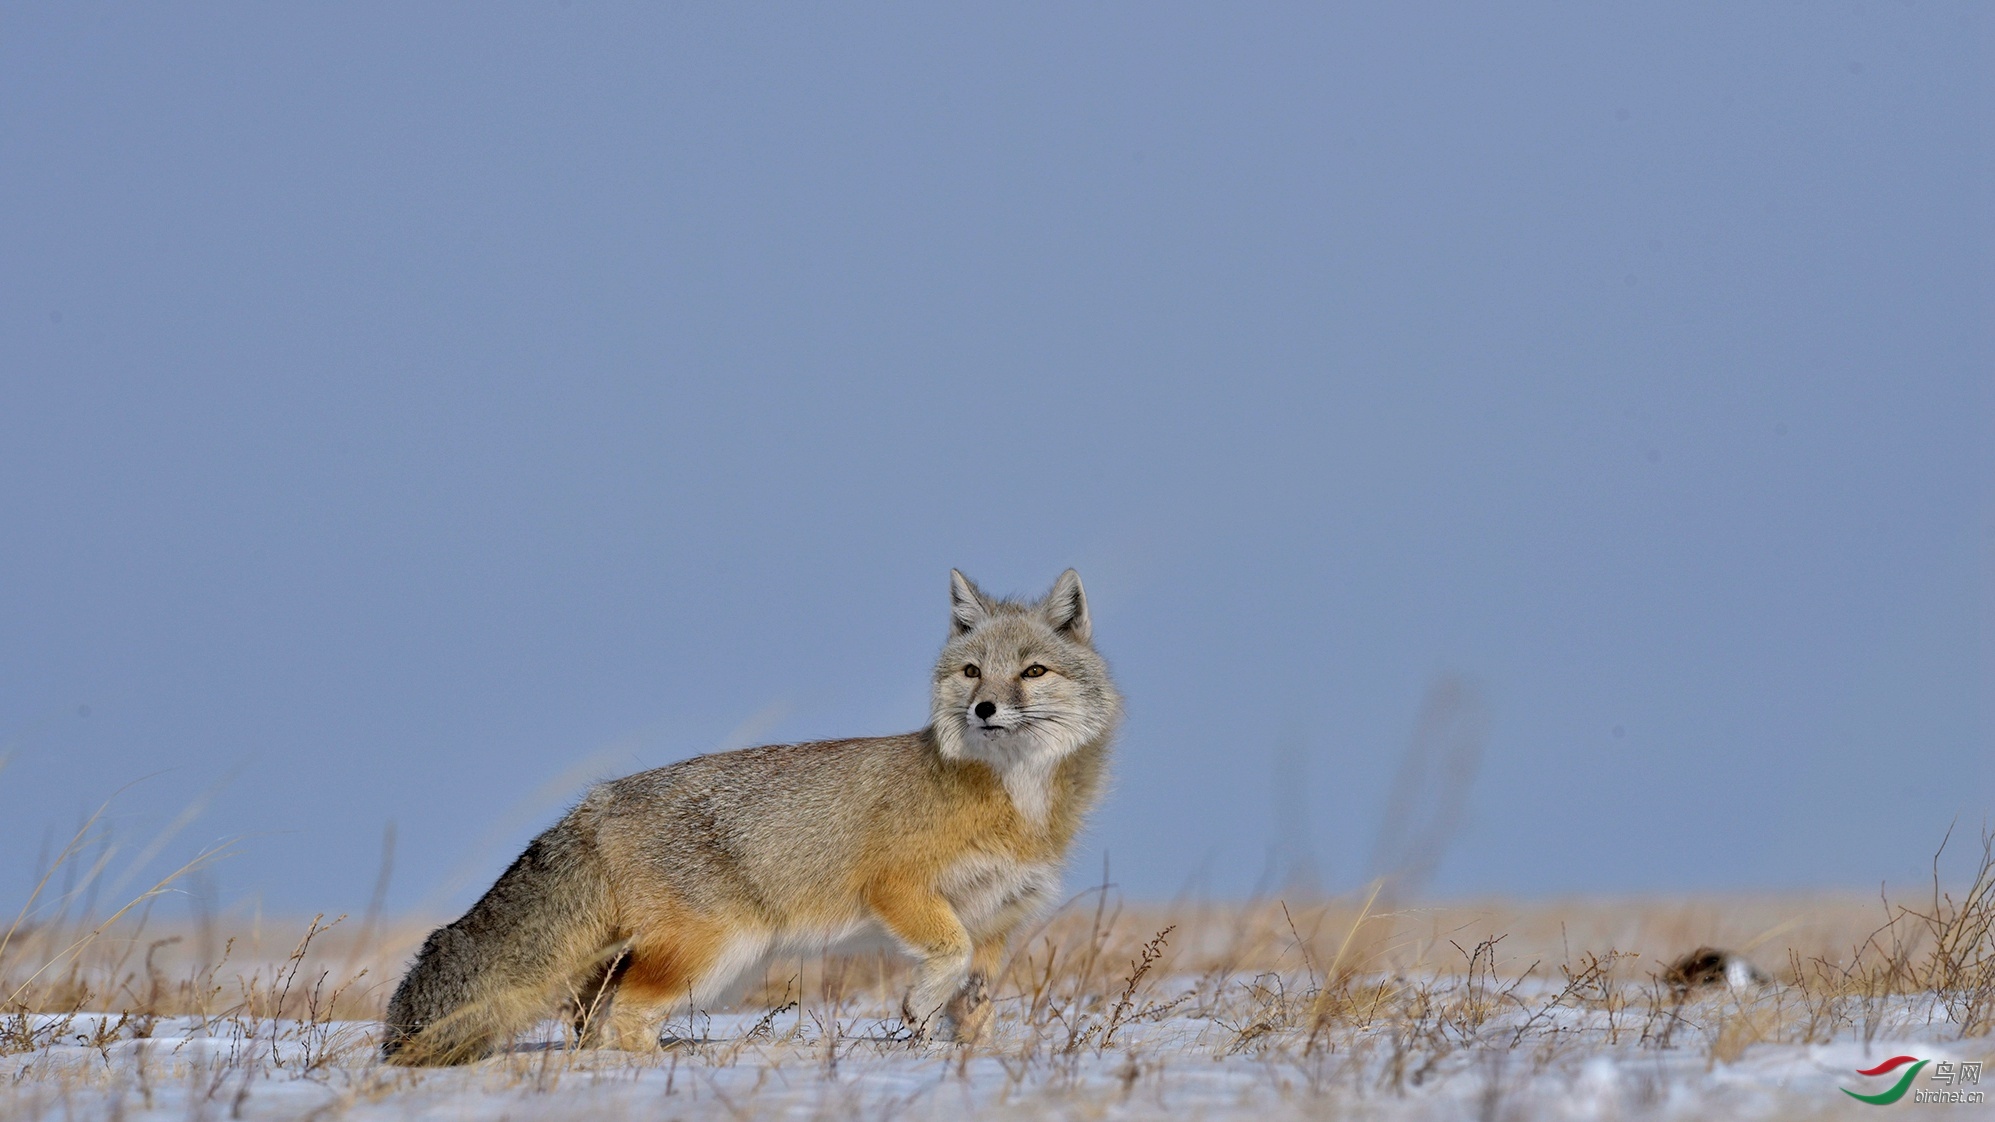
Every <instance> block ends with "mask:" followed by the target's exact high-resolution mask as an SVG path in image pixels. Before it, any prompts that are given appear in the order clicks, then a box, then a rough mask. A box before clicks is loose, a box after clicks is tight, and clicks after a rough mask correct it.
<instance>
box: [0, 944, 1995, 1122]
mask: <svg viewBox="0 0 1995 1122" xmlns="http://www.w3.org/2000/svg"><path fill="white" fill-rule="evenodd" d="M1278 982H1279V980H1278V979H1270V978H1268V977H1267V976H1261V977H1258V978H1253V979H1240V978H1229V979H1217V980H1215V979H1213V978H1211V977H1206V978H1169V979H1163V980H1161V981H1160V982H1159V984H1158V985H1156V986H1154V987H1150V988H1151V989H1153V990H1154V991H1156V992H1158V993H1162V994H1175V993H1184V994H1189V995H1191V996H1190V998H1189V999H1188V1000H1183V1001H1178V1002H1175V1003H1173V1002H1171V1001H1167V1000H1155V1001H1151V1002H1148V1003H1145V1004H1143V1005H1142V1006H1140V1007H1136V1008H1134V1009H1133V1012H1130V1013H1129V1015H1127V1016H1123V1017H1116V1016H1113V1015H1110V1014H1105V1013H1101V1012H1100V1011H1097V1013H1098V1015H1096V1016H1095V1017H1094V1019H1093V1020H1091V1021H1086V1022H1085V1023H1083V1021H1082V1020H1077V1019H1074V1018H1068V1019H1066V1020H1064V1021H1062V1020H1061V1019H1058V1018H1053V1019H1047V1018H1041V1019H1039V1020H1038V1021H1036V1022H1035V1021H1034V1019H1033V1017H1032V1015H1031V1011H1030V1010H1026V1009H1019V1008H1014V1009H1012V1010H1009V1011H1001V1012H1000V1021H999V1025H998V1033H997V1036H996V1037H995V1038H994V1039H993V1040H992V1041H991V1042H990V1043H989V1044H988V1046H985V1047H980V1048H975V1049H967V1050H966V1049H957V1048H951V1047H941V1046H922V1045H915V1044H910V1043H908V1042H906V1041H905V1040H903V1039H900V1038H899V1037H900V1034H899V1033H898V1031H897V1029H898V1026H897V1024H896V1023H895V1022H892V1021H889V1020H869V1019H867V1018H865V1017H864V1016H850V1017H835V1018H830V1019H826V1014H824V1013H822V1012H813V1011H811V1010H808V1009H802V1010H800V1009H795V1008H792V1009H788V1010H786V1011H784V1012H782V1013H781V1014H779V1015H776V1016H774V1017H769V1016H767V1015H764V1014H758V1013H753V1012H750V1013H742V1014H735V1015H727V1016H716V1017H714V1018H712V1019H711V1020H710V1021H709V1020H704V1019H703V1020H702V1021H701V1022H700V1023H698V1024H695V1025H684V1024H682V1025H680V1026H677V1027H678V1029H679V1031H681V1032H682V1033H685V1034H686V1035H689V1036H690V1035H694V1034H698V1035H699V1036H701V1037H702V1038H703V1042H701V1043H697V1044H687V1045H681V1046H677V1047H675V1048H673V1049H671V1050H669V1051H667V1052H664V1053H661V1054H659V1055H656V1056H644V1057H637V1056H631V1055H627V1054H619V1053H590V1052H575V1051H570V1050H568V1049H566V1048H565V1047H564V1046H563V1045H562V1044H561V1042H560V1040H559V1037H558V1036H557V1035H555V1029H554V1026H552V1025H551V1024H550V1025H549V1026H547V1036H545V1037H544V1038H543V1039H541V1040H537V1041H527V1042H524V1043H522V1044H521V1045H519V1046H518V1047H517V1048H516V1049H515V1050H514V1051H513V1052H511V1053H510V1054H508V1055H505V1056H502V1057H498V1058H495V1059H492V1060H488V1061H485V1062H483V1063H481V1064H478V1065H474V1066H471V1067H468V1068H459V1069H451V1070H441V1071H434V1070H432V1071H410V1070H406V1069H399V1068H390V1067H386V1066H383V1065H381V1064H379V1063H378V1062H376V1061H375V1060H374V1059H373V1050H374V1042H375V1040H376V1033H377V1032H378V1026H376V1025H375V1024H373V1023H369V1022H358V1021H332V1020H327V1021H311V1022H307V1021H297V1020H285V1021H255V1020H249V1019H245V1018H243V1017H241V1016H234V1017H230V1018H227V1019H221V1018H194V1017H188V1018H175V1019H165V1020H159V1021H157V1022H156V1023H153V1024H150V1025H146V1024H139V1023H134V1022H131V1021H126V1022H125V1023H124V1024H122V1025H119V1024H118V1022H117V1020H116V1019H114V1018H105V1017H99V1016H77V1017H73V1018H51V1017H39V1018H32V1017H25V1016H17V1017H14V1018H11V1019H9V1018H0V1021H8V1022H9V1023H8V1024H7V1025H6V1027H7V1028H8V1031H9V1035H10V1038H11V1039H13V1040H14V1041H16V1042H17V1043H26V1044H33V1045H34V1047H33V1048H32V1050H22V1051H16V1052H15V1054H12V1055H9V1056H6V1057H5V1058H0V1118H5V1119H8V1120H10V1122H11V1120H16V1119H18V1120H22V1122H26V1120H28V1119H41V1118H52V1119H53V1118H62V1119H69V1118H134V1119H136V1118H173V1119H182V1118H209V1119H222V1118H230V1119H238V1118H240V1119H262V1118H306V1117H310V1118H326V1119H332V1118H350V1119H355V1120H362V1119H377V1118H379V1119H389V1118H392V1119H408V1118H425V1119H429V1118H434V1119H451V1120H459V1119H462V1120H484V1119H493V1120H497V1119H509V1120H528V1119H539V1118H550V1119H551V1118H576V1117H587V1118H633V1119H636V1118H647V1119H649V1118H659V1119H666V1118H682V1119H697V1118H750V1117H752V1118H845V1117H855V1118H856V1117H863V1118H906V1119H950V1120H956V1119H967V1118H1042V1117H1044V1118H1088V1119H1094V1118H1106V1119H1117V1118H1160V1117H1171V1118H1186V1119H1197V1118H1212V1119H1234V1118H1243V1119H1244V1118H1252V1119H1257V1120H1274V1119H1286V1118H1381V1119H1455V1118H1478V1119H1513V1118H1514V1119H1561V1118H1575V1119H1577V1118H1586V1119H1595V1118H1658V1119H1677V1118H1681V1119H1709V1118H1781V1119H1784V1118H1820V1117H1831V1118H1834V1117H1849V1118H1862V1117H1873V1116H1874V1115H1873V1114H1872V1113H1871V1112H1874V1111H1876V1110H1878V1109H1880V1107H1878V1106H1874V1105H1871V1104H1868V1103H1863V1102H1858V1101H1856V1100H1854V1099H1852V1098H1850V1097H1848V1096H1847V1095H1845V1094H1844V1093H1843V1091H1842V1090H1841V1088H1848V1089H1850V1090H1852V1091H1856V1092H1859V1093H1863V1094H1877V1093H1880V1092H1886V1091H1888V1090H1889V1089H1890V1088H1891V1087H1892V1086H1893V1085H1894V1084H1896V1083H1897V1082H1898V1081H1899V1079H1900V1078H1901V1077H1902V1076H1903V1075H1904V1073H1905V1071H1906V1070H1907V1069H1908V1068H1909V1065H1905V1066H1901V1067H1900V1068H1899V1069H1898V1070H1896V1071H1893V1072H1891V1073H1888V1074H1884V1075H1878V1076H1872V1077H1865V1076H1862V1075H1858V1074H1857V1069H1859V1068H1869V1067H1872V1066H1874V1065H1876V1064H1878V1063H1879V1062H1880V1061H1884V1060H1887V1059H1889V1058H1891V1057H1893V1056H1897V1055H1901V1054H1903V1055H1910V1056H1914V1057H1917V1058H1918V1059H1921V1060H1926V1061H1929V1062H1928V1063H1927V1064H1925V1065H1924V1067H1923V1068H1922V1069H1921V1070H1920V1071H1919V1073H1918V1074H1917V1075H1916V1076H1915V1078H1914V1080H1913V1082H1912V1085H1911V1088H1910V1089H1909V1091H1908V1092H1907V1094H1906V1095H1905V1096H1904V1098H1903V1099H1902V1100H1900V1101H1899V1102H1898V1103H1896V1104H1894V1105H1893V1106H1892V1107H1890V1108H1888V1109H1900V1110H1911V1109H1924V1110H1928V1111H1934V1112H1937V1113H1938V1114H1939V1116H1941V1117H1959V1118H1970V1117H1995V1110H1991V1108H1990V1107H1989V1106H1988V1105H1986V1102H1985V1099H1986V1093H1985V1092H1984V1091H1983V1090H1982V1088H1983V1086H1984V1085H1985V1086H1986V1087H1987V1089H1988V1090H1990V1091H1995V1076H1991V1077H1989V1078H1988V1079H1987V1080H1985V1081H1982V1082H1975V1083H1967V1082H1965V1081H1964V1080H1963V1078H1962V1076H1961V1070H1962V1069H1961V1067H1960V1065H1961V1064H1962V1063H1963V1062H1968V1063H1973V1062H1986V1061H1987V1060H1989V1059H1992V1058H1995V1056H1991V1055H1990V1051H1991V1049H1990V1047H1989V1038H1988V1037H1986V1036H1981V1037H1976V1038H1971V1039H1967V1040H1961V1039H1959V1032H1958V1027H1957V1026H1956V1025H1954V1024H1952V1023H1951V1022H1950V1021H1949V1011H1948V1010H1947V1009H1946V1008H1945V1007H1944V1006H1943V1005H1942V1004H1941V1003H1938V1002H1936V1001H1934V1000H1932V999H1930V998H1920V997H1898V998H1891V999H1871V1000H1867V1001H1863V1002H1861V1003H1860V1004H1856V1005H1847V1006H1843V1007H1841V1013H1840V1014H1832V1015H1831V1016H1829V1017H1828V1018H1827V1019H1826V1021H1825V1022H1824V1023H1822V1024H1820V1025H1818V1026H1816V1027H1814V1028H1812V1029H1806V1030H1805V1031H1806V1032H1808V1033H1809V1034H1811V1035H1813V1036H1814V1037H1815V1038H1816V1040H1815V1042H1814V1043H1805V1044H1804V1043H1794V1042H1785V1043H1781V1042H1772V1043H1770V1042H1764V1041H1765V1039H1780V1040H1788V1041H1792V1040H1793V1039H1794V1036H1793V1033H1794V1032H1795V1031H1796V1026H1797V1025H1798V1024H1800V1023H1801V1021H1799V1020H1797V1018H1800V1019H1805V1018H1808V1017H1816V1018H1817V1019H1818V1020H1820V1019H1821V1016H1820V1010H1819V1009H1818V1008H1817V1007H1816V1006H1814V1005H1804V1003H1802V1002H1801V1001H1800V999H1799V998H1797V996H1796V994H1795V993H1793V992H1791V991H1788V990H1785V989H1784V988H1782V987H1778V986H1774V987H1764V988H1754V989H1750V990H1745V991H1736V992H1727V991H1722V990H1721V991H1719V992H1717V993H1714V994H1711V995H1708V996H1705V997H1701V998H1696V999H1693V1000H1690V1001H1688V1002H1686V1003H1683V1004H1682V1005H1680V1006H1677V1005H1674V1004H1671V1005H1666V1006H1659V1005H1657V1004H1656V1003H1655V1002H1654V1001H1653V1000H1650V1001H1648V1003H1647V1004H1646V1005H1645V1004H1644V1002H1643V994H1642V993H1640V992H1637V990H1636V988H1635V987H1633V986H1630V987H1628V989H1627V991H1626V992H1625V993H1623V994H1622V995H1621V996H1622V997H1623V998H1625V1000H1619V1001H1617V1000H1615V999H1614V998H1615V993H1614V991H1607V990H1603V991H1599V992H1596V993H1595V994H1593V995H1592V996H1591V997H1590V998H1587V999H1584V1000H1582V999H1576V998H1575V997H1574V996H1573V994H1572V992H1571V990H1570V987H1564V988H1562V987H1558V986H1553V985H1549V984H1542V985H1536V986H1533V985H1513V986H1511V987H1509V988H1507V989H1500V988H1499V989H1490V988H1487V987H1485V988H1484V989H1482V990H1480V991H1478V990H1477V988H1476V987H1477V980H1476V978H1475V977H1474V976H1470V977H1467V978H1462V977H1443V978H1436V979H1428V980H1425V981H1422V982H1419V983H1410V982H1408V981H1407V980H1405V979H1386V980H1382V981H1381V985H1380V988H1379V989H1377V990H1374V991H1371V992H1373V993H1375V994H1384V993H1387V992H1391V993H1393V995H1394V996H1393V999H1392V1000H1393V1003H1394V1009H1395V1012H1394V1013H1393V1015H1391V1016H1389V1017H1388V1016H1380V1017H1376V1018H1374V1019H1372V1020H1371V1021H1369V1022H1367V1020H1366V1019H1365V1018H1364V1017H1362V1016H1352V1015H1349V1013H1348V1010H1347V1011H1346V1014H1345V1015H1344V1016H1343V1017H1342V1018H1341V1019H1340V1020H1339V1021H1337V1022H1336V1027H1334V1028H1331V1029H1329V1030H1322V1029H1319V1031H1318V1037H1317V1039H1316V1040H1315V1041H1314V1042H1313V1043H1312V1041H1311V1040H1310V1033H1309V1031H1308V1029H1307V1027H1306V1026H1305V1024H1302V1023H1284V1021H1294V1020H1295V1018H1294V1017H1284V1016H1283V1015H1281V1011H1280V1009H1279V1004H1280V1003H1279V1002H1278V1001H1276V1002H1271V1001H1270V1000H1269V999H1268V994H1269V987H1270V986H1271V985H1274V984H1276V983H1278ZM1361 992H1362V988H1361ZM1649 993H1650V995H1651V996H1652V995H1653V991H1652V990H1651V991H1649ZM1409 994H1411V998H1410V1000H1411V1004H1409V1003H1408V1002H1409ZM1021 1000H1023V999H1021ZM1409 1009H1410V1010H1412V1011H1411V1012H1409ZM1423 1009H1427V1010H1430V1011H1431V1013H1432V1016H1431V1017H1430V1016H1427V1015H1426V1014H1425V1013H1423V1012H1422V1011H1421V1010H1423ZM846 1012H847V1013H850V1012H852V1010H849V1009H848V1010H846ZM1007 1014H1008V1015H1007ZM1256 1015H1259V1016H1261V1017H1262V1019H1261V1020H1259V1021H1250V1020H1249V1018H1251V1017H1253V1016H1256ZM1838 1021H1840V1022H1841V1023H1835V1022H1838ZM138 1033H145V1034H146V1035H142V1036H141V1035H137V1034H138ZM1866 1036H1867V1037H1868V1039H1866ZM1940 1061H1946V1062H1948V1063H1949V1064H1951V1065H1953V1067H1952V1068H1951V1070H1950V1071H1949V1070H1946V1069H1941V1068H1940V1066H1939V1062H1940ZM1936 1076H1938V1077H1940V1078H1936ZM1947 1076H1951V1078H1950V1079H1945V1081H1942V1079H1943V1078H1944V1077H1947ZM1935 1091H1954V1092H1961V1093H1962V1094H1963V1095H1964V1096H1965V1095H1979V1096H1981V1098H1982V1099H1983V1102H1981V1103H1979V1104H1975V1103H1934V1102H1924V1101H1921V1100H1923V1099H1925V1098H1927V1097H1928V1096H1929V1095H1930V1094H1931V1093H1932V1092H1935Z"/></svg>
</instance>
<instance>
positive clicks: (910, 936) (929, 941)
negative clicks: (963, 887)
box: [866, 881, 971, 1039]
mask: <svg viewBox="0 0 1995 1122" xmlns="http://www.w3.org/2000/svg"><path fill="white" fill-rule="evenodd" d="M866 903H867V904H868V905H869V906H870V907H871V908H872V909H873V914H875V915H877V916H878V917H879V919H880V923H881V925H882V926H884V927H885V928H886V929H887V931H888V933H889V934H891V935H893V937H894V938H895V939H897V940H899V941H900V942H901V944H902V945H903V946H905V947H907V949H908V950H909V951H910V952H912V953H913V954H914V956H915V958H916V959H918V960H919V965H917V966H916V967H915V982H914V988H913V989H912V990H911V991H910V992H909V993H908V995H907V997H906V998H905V999H904V1000H903V1001H902V1002H901V1016H902V1019H904V1020H905V1021H906V1022H907V1027H908V1030H909V1031H910V1032H912V1033H914V1035H915V1036H916V1037H917V1038H922V1039H926V1038H927V1037H928V1036H929V1035H930V1034H931V1033H932V1032H933V1031H934V1030H936V1029H938V1028H941V1027H943V1025H944V1022H945V1021H947V1020H948V1019H949V1018H948V1013H947V1007H948V1005H949V1003H950V1002H951V1001H952V1000H953V999H954V998H955V997H956V995H957V994H959V993H961V992H962V991H963V989H964V987H965V985H966V984H967V983H968V982H969V980H970V957H971V955H970V951H971V947H970V933H969V932H968V931H965V930H964V929H963V922H962V921H961V920H959V919H957V918H956V912H955V910H954V909H952V908H951V907H950V906H949V902H948V901H947V900H944V899H943V898H942V896H941V894H940V893H938V892H935V891H934V890H933V889H925V888H919V887H915V886H912V885H908V884H906V883H901V882H894V881H885V882H881V883H877V884H875V885H873V886H872V887H870V888H869V889H868V890H867V892H866Z"/></svg>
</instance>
